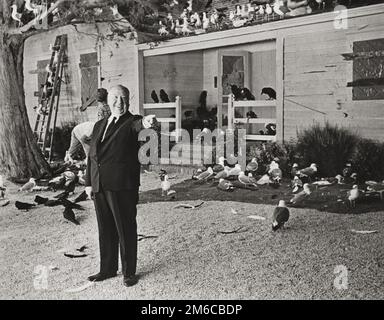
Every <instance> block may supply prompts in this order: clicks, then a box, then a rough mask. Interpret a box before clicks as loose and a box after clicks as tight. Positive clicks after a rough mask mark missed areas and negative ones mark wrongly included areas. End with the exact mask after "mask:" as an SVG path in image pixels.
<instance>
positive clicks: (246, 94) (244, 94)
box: [240, 88, 255, 100]
mask: <svg viewBox="0 0 384 320" xmlns="http://www.w3.org/2000/svg"><path fill="white" fill-rule="evenodd" d="M240 99H241V100H255V96H254V95H253V94H252V92H251V91H250V90H249V89H248V88H242V89H240Z"/></svg>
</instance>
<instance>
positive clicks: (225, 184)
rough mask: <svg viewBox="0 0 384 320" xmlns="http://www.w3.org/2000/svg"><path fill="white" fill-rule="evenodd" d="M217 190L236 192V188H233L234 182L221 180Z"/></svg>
mask: <svg viewBox="0 0 384 320" xmlns="http://www.w3.org/2000/svg"><path fill="white" fill-rule="evenodd" d="M217 188H218V189H220V190H223V191H233V190H235V187H234V186H233V184H232V182H230V181H228V180H225V179H220V180H219V184H218V185H217Z"/></svg>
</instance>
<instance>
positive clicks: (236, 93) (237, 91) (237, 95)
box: [231, 84, 241, 100]
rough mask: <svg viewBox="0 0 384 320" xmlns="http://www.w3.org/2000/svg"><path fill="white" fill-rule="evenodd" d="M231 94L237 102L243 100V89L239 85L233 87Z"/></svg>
mask: <svg viewBox="0 0 384 320" xmlns="http://www.w3.org/2000/svg"><path fill="white" fill-rule="evenodd" d="M231 92H232V94H233V96H234V99H235V100H240V99H241V89H240V88H239V87H238V86H237V85H235V84H232V85H231Z"/></svg>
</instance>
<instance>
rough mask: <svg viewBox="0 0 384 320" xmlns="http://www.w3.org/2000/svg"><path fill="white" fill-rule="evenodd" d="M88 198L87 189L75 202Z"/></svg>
mask: <svg viewBox="0 0 384 320" xmlns="http://www.w3.org/2000/svg"><path fill="white" fill-rule="evenodd" d="M87 199H88V195H87V193H86V192H85V191H83V192H82V193H80V195H79V196H78V197H77V198H76V199H75V200H74V201H73V202H74V203H78V202H81V201H85V200H87Z"/></svg>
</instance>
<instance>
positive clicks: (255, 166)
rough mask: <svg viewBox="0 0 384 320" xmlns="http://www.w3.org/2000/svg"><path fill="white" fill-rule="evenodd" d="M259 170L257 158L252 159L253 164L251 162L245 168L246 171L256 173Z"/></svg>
mask: <svg viewBox="0 0 384 320" xmlns="http://www.w3.org/2000/svg"><path fill="white" fill-rule="evenodd" d="M258 168H259V164H258V162H257V159H256V158H252V160H251V162H249V163H248V164H247V166H246V168H245V171H247V172H251V173H256V171H257V169H258Z"/></svg>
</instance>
